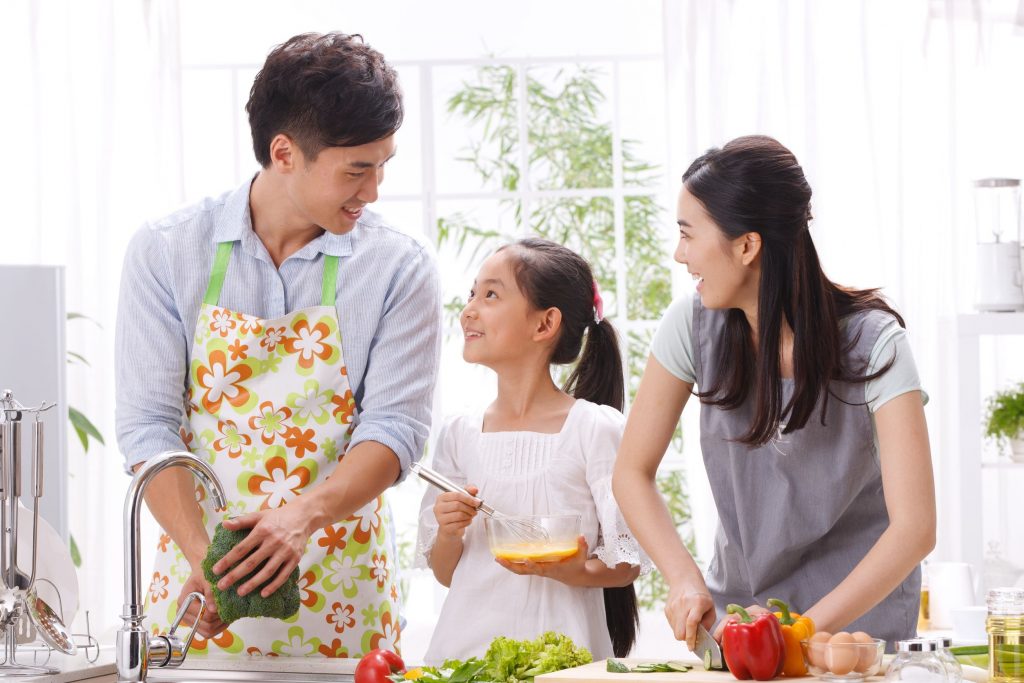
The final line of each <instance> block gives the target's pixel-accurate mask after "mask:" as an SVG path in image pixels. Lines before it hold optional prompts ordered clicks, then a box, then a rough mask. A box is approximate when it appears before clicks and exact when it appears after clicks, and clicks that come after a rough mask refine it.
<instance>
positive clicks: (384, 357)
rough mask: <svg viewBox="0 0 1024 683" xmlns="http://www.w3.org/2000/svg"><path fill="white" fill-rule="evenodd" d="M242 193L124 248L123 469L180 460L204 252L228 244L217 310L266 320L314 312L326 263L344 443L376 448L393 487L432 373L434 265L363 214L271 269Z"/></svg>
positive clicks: (190, 211) (419, 428) (420, 429)
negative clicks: (386, 458)
mask: <svg viewBox="0 0 1024 683" xmlns="http://www.w3.org/2000/svg"><path fill="white" fill-rule="evenodd" d="M250 184H251V181H249V182H246V183H245V184H244V185H243V186H242V187H240V188H238V189H237V190H234V191H232V192H228V193H226V194H224V195H222V196H221V197H218V198H216V199H204V200H203V201H201V202H199V203H198V204H195V205H193V206H190V207H188V208H185V209H182V210H180V211H178V212H176V213H174V214H172V215H170V216H168V217H166V218H163V219H161V220H159V221H156V222H153V223H149V224H146V225H144V226H143V227H142V228H141V229H140V230H139V231H138V232H137V233H136V234H135V236H134V237H133V238H132V241H131V243H130V244H129V245H128V250H127V253H126V254H125V260H124V271H123V273H122V276H121V293H120V301H119V305H118V311H117V331H116V335H115V365H116V371H117V377H116V385H117V408H116V410H117V413H116V425H117V440H118V445H119V447H120V449H121V453H122V454H123V455H124V458H125V465H126V467H127V468H128V469H130V468H131V467H132V466H133V465H135V464H137V463H139V462H142V461H144V460H146V459H148V458H150V457H151V456H153V455H155V454H157V453H160V452H162V451H166V450H181V449H182V448H183V444H182V442H181V438H180V436H179V434H178V427H179V426H180V425H181V423H182V420H183V416H184V396H185V391H186V382H187V380H188V372H187V369H188V367H189V364H190V362H191V356H192V344H193V337H194V333H195V326H196V321H197V319H198V317H199V310H200V308H201V307H202V304H203V295H204V293H205V291H206V286H207V283H208V282H209V278H210V270H211V268H212V266H213V257H214V255H215V253H216V249H217V243H218V242H225V241H237V243H236V245H235V248H234V250H233V251H232V254H231V261H230V264H229V266H228V270H227V275H226V277H225V279H224V287H223V289H222V290H221V295H220V302H219V304H220V305H221V306H224V307H226V308H229V309H232V310H236V311H240V312H243V313H247V314H250V315H255V316H257V317H260V318H265V319H266V318H279V317H281V316H284V315H287V314H288V313H290V312H292V311H295V310H298V309H300V308H306V307H308V306H319V305H320V301H321V282H322V276H323V263H324V258H323V257H324V255H325V254H326V255H334V256H338V257H339V259H340V260H339V267H338V283H337V302H336V305H337V309H338V320H339V321H340V325H341V335H342V352H343V354H344V359H345V365H346V366H347V368H348V378H349V382H351V384H352V391H353V393H354V395H355V400H356V406H357V408H358V413H357V415H356V417H355V424H356V427H355V431H354V432H353V434H352V442H351V445H352V446H355V445H356V444H357V443H360V442H362V441H376V442H378V443H381V444H383V445H385V446H387V447H388V448H390V449H391V450H393V451H394V452H395V454H396V455H397V456H398V459H399V462H400V463H401V466H402V474H403V476H404V475H405V473H406V471H407V469H408V467H409V465H410V464H411V463H412V462H414V461H415V460H417V459H418V458H419V457H420V455H421V454H422V452H423V445H424V443H425V441H426V438H427V434H428V432H429V431H430V414H431V403H432V398H433V391H434V383H435V381H436V379H437V370H438V365H439V362H440V349H441V310H440V300H441V295H440V283H439V275H438V271H437V264H436V261H435V258H434V256H433V254H432V253H431V251H430V250H429V248H428V247H426V246H425V245H424V244H422V243H420V242H419V241H417V240H416V239H414V238H413V237H411V236H409V235H406V234H404V233H401V232H399V231H397V230H395V229H393V228H391V227H388V226H387V225H386V224H385V223H383V222H382V220H381V218H380V217H379V216H378V215H376V214H374V213H372V212H370V211H367V210H364V211H363V215H362V216H361V217H360V219H359V221H358V223H357V224H356V227H355V228H354V229H353V230H352V231H351V232H349V233H347V234H344V235H332V234H330V233H327V232H325V233H323V234H322V235H320V236H319V237H317V238H316V239H314V240H313V241H312V242H310V243H309V244H307V245H306V246H304V247H303V248H302V249H300V250H299V251H297V252H296V253H294V254H292V255H291V256H289V257H288V258H287V259H285V261H284V262H283V263H282V264H281V267H280V269H278V268H277V267H275V266H274V263H273V261H272V260H271V258H270V254H269V253H267V250H266V247H264V246H263V243H262V242H261V241H260V240H259V238H258V237H257V236H256V233H255V232H253V230H252V219H251V215H250V212H249V187H250Z"/></svg>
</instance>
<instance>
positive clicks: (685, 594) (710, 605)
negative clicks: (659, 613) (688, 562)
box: [665, 585, 724, 651]
mask: <svg viewBox="0 0 1024 683" xmlns="http://www.w3.org/2000/svg"><path fill="white" fill-rule="evenodd" d="M665 618H666V619H668V624H669V626H671V627H672V634H673V635H674V636H675V637H676V640H685V641H686V646H687V647H688V648H690V650H691V651H692V650H693V648H694V646H695V644H696V642H697V624H704V628H711V627H712V626H714V625H715V602H714V600H712V599H711V594H710V593H708V592H707V588H706V587H705V586H703V585H702V586H700V587H699V589H698V588H695V587H694V586H683V587H681V588H678V589H677V588H671V589H670V590H669V592H668V602H667V603H665ZM723 623H724V622H723ZM720 637H721V636H720V635H719V633H718V631H716V633H715V638H716V639H717V638H720Z"/></svg>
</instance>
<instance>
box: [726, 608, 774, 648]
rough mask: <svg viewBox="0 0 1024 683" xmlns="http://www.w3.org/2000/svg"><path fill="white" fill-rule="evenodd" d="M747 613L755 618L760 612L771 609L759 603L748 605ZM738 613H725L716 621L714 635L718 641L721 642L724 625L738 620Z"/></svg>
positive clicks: (768, 611)
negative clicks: (716, 625) (716, 626)
mask: <svg viewBox="0 0 1024 683" xmlns="http://www.w3.org/2000/svg"><path fill="white" fill-rule="evenodd" d="M746 610H747V614H749V615H750V618H751V619H756V618H758V617H759V616H761V615H762V614H771V610H770V609H767V608H765V607H761V605H750V606H749V607H747V608H746ZM739 620H740V615H738V614H726V615H725V616H724V617H723V618H722V620H721V621H720V622H718V628H716V629H715V633H714V637H715V640H717V641H718V642H722V634H723V633H724V632H725V627H726V626H727V625H728V624H729V623H731V622H733V621H739Z"/></svg>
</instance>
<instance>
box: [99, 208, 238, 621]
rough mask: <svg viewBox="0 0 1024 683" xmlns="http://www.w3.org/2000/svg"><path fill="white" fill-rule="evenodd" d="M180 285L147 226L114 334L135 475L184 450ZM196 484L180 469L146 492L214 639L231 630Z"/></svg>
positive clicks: (123, 437)
mask: <svg viewBox="0 0 1024 683" xmlns="http://www.w3.org/2000/svg"><path fill="white" fill-rule="evenodd" d="M173 285H174V280H173V278H172V276H171V269H170V267H169V264H168V262H167V250H166V248H165V247H164V245H163V244H161V242H160V239H159V236H158V235H157V233H155V232H154V231H152V230H151V229H149V228H148V227H145V228H143V229H142V230H140V231H139V232H138V233H136V234H135V236H134V237H133V238H132V241H131V243H130V244H129V245H128V250H127V252H126V253H125V259H124V269H123V271H122V274H121V291H120V296H119V302H118V309H117V324H116V330H115V353H114V364H115V371H116V378H115V381H116V396H117V408H116V424H117V442H118V446H119V447H120V449H121V453H122V455H123V456H124V459H125V467H126V469H127V470H128V471H129V472H133V471H135V470H137V469H138V468H139V467H140V466H141V465H142V463H143V462H145V461H146V460H148V459H149V458H151V457H153V456H154V455H156V454H158V453H162V452H163V451H168V450H183V449H184V448H185V446H184V444H183V443H182V441H181V437H180V435H179V431H178V429H179V427H180V425H181V423H182V419H183V418H184V414H183V413H184V399H183V397H184V392H185V374H186V364H187V361H186V358H187V357H188V350H187V347H186V344H187V338H186V332H185V325H184V323H183V322H182V320H181V316H180V314H179V312H178V310H177V306H176V304H175V299H174V292H173ZM195 486H196V485H195V479H194V478H193V476H192V474H191V473H190V472H188V471H186V470H183V469H181V468H177V467H172V468H170V469H168V470H164V471H163V472H161V473H159V474H158V475H156V477H155V478H154V480H153V482H151V484H150V486H148V487H147V489H146V507H148V508H149V510H150V512H151V513H152V514H153V517H154V518H155V519H156V521H157V523H158V524H159V525H160V528H162V529H163V530H164V531H165V532H166V533H167V535H169V536H170V537H171V540H173V541H174V543H175V545H177V546H178V547H179V548H180V549H181V551H182V553H183V554H184V555H185V559H186V560H187V561H188V563H189V566H190V567H191V569H192V573H191V575H190V576H189V578H188V579H187V580H186V581H185V585H184V587H183V590H182V593H181V595H185V594H186V593H189V592H192V591H200V592H202V593H204V594H205V595H206V605H207V609H206V612H205V613H204V615H203V619H202V621H201V622H200V624H199V633H200V635H202V636H203V637H205V638H210V637H212V636H214V635H216V634H217V633H219V632H221V631H223V630H224V628H226V624H224V623H223V622H222V621H221V620H220V618H219V616H218V615H217V607H216V604H215V603H214V601H213V596H212V594H211V593H210V587H209V585H208V584H207V583H206V581H205V580H204V579H203V572H202V567H201V566H200V562H201V561H202V559H203V557H204V556H205V555H206V548H207V546H209V544H210V539H209V536H208V535H207V533H206V529H205V528H204V527H203V522H202V513H201V511H200V509H199V505H198V504H197V503H196V494H195ZM179 602H180V599H179ZM198 611H199V608H198V605H196V603H192V606H191V607H190V609H189V611H188V613H186V615H185V616H184V618H183V623H184V624H185V625H186V626H189V625H191V624H192V623H194V621H195V617H196V615H197V614H198Z"/></svg>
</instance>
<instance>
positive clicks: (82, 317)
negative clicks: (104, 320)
mask: <svg viewBox="0 0 1024 683" xmlns="http://www.w3.org/2000/svg"><path fill="white" fill-rule="evenodd" d="M67 319H68V320H69V321H70V320H88V321H89V322H91V323H92V324H93V325H95V326H96V327H98V328H100V329H101V330H102V329H103V325H100V324H99V323H98V322H96V320H95V319H93V318H90V317H89V316H87V315H83V314H81V313H74V312H68V315H67Z"/></svg>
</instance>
